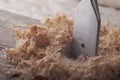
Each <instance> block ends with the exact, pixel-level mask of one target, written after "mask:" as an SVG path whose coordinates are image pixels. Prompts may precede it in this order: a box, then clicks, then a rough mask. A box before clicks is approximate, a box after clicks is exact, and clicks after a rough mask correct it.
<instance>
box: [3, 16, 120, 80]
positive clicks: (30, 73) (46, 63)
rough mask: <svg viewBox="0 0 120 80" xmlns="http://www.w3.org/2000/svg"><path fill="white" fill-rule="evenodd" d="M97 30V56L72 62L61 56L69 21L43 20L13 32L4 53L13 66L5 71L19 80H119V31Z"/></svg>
mask: <svg viewBox="0 0 120 80" xmlns="http://www.w3.org/2000/svg"><path fill="white" fill-rule="evenodd" d="M106 26H108V25H106V24H103V25H102V26H101V30H100V43H99V56H98V57H94V58H91V57H86V56H82V55H81V56H80V57H79V58H78V59H76V60H74V59H72V58H68V57H67V56H65V55H64V54H63V48H64V47H65V46H66V45H67V44H68V43H71V41H72V30H73V21H72V20H71V19H69V18H67V17H66V16H65V15H59V14H57V15H55V16H54V17H53V18H47V19H46V20H44V21H43V22H42V24H41V25H33V26H28V28H26V29H21V30H20V29H16V28H15V29H13V32H14V34H15V37H16V45H15V46H14V48H10V49H7V48H6V49H4V53H5V54H6V59H8V61H9V62H10V63H12V64H14V65H16V67H15V68H12V69H10V70H9V71H8V74H9V75H11V76H15V75H17V76H19V79H20V80H113V79H116V78H117V77H119V76H120V28H117V27H116V28H106Z"/></svg>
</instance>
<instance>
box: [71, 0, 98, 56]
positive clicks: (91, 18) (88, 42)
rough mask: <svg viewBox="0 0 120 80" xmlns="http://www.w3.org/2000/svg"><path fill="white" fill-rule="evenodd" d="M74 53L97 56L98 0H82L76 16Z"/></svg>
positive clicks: (76, 54) (75, 54)
mask: <svg viewBox="0 0 120 80" xmlns="http://www.w3.org/2000/svg"><path fill="white" fill-rule="evenodd" d="M74 21H75V22H74V30H73V42H72V55H73V56H75V57H77V56H79V55H80V54H84V55H89V56H96V55H97V45H98V37H99V29H100V14H99V9H98V4H97V0H82V1H81V2H80V4H79V5H78V7H77V9H76V12H75V17H74Z"/></svg>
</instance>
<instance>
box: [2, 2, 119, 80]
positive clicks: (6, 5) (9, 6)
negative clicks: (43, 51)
mask: <svg viewBox="0 0 120 80" xmlns="http://www.w3.org/2000/svg"><path fill="white" fill-rule="evenodd" d="M78 3H79V1H78V0H58V1H57V0H52V1H51V0H21V1H19V0H0V9H1V10H0V80H10V79H9V78H8V76H7V75H5V72H6V70H4V67H5V66H4V65H3V62H4V57H3V56H4V55H3V53H2V51H1V50H2V49H4V48H5V47H12V46H13V45H14V44H15V40H14V37H13V34H12V31H11V28H12V27H13V26H23V27H24V26H26V25H32V24H40V21H39V20H41V19H43V18H45V17H49V16H52V15H54V13H56V12H57V11H58V12H60V13H66V14H68V15H69V16H71V17H73V14H74V11H75V8H76V6H77V5H78ZM3 10H5V11H3ZM8 11H9V12H8ZM11 12H12V13H11ZM100 13H101V17H102V19H108V20H110V21H112V22H114V23H115V24H117V25H118V26H120V22H119V21H120V11H119V10H116V9H115V8H114V7H112V8H111V7H105V6H100ZM17 14H19V15H17ZM21 15H22V16H21ZM25 16H26V17H25ZM28 17H30V18H28ZM32 18H34V19H32ZM11 80H13V79H11Z"/></svg>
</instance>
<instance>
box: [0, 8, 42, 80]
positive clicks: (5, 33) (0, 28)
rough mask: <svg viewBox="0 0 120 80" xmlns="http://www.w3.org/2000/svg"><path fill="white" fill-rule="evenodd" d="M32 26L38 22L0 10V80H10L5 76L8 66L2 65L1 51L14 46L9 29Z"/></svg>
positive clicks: (2, 56)
mask: <svg viewBox="0 0 120 80" xmlns="http://www.w3.org/2000/svg"><path fill="white" fill-rule="evenodd" d="M32 24H40V21H39V20H35V19H31V18H27V17H24V16H20V15H16V14H13V13H10V12H5V11H3V10H0V80H10V79H9V77H8V76H7V75H5V72H6V71H7V69H8V68H7V67H8V66H10V65H8V64H5V65H4V54H3V52H2V49H4V48H5V47H12V46H13V45H14V44H15V39H14V36H13V34H12V31H11V28H12V27H13V26H15V25H16V26H20V25H21V26H23V27H24V26H26V25H32ZM11 80H13V79H12V78H11Z"/></svg>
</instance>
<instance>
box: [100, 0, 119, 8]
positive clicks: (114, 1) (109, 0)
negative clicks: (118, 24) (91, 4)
mask: <svg viewBox="0 0 120 80" xmlns="http://www.w3.org/2000/svg"><path fill="white" fill-rule="evenodd" d="M98 1H99V4H101V5H104V6H109V7H113V8H118V9H120V0H98Z"/></svg>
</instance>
